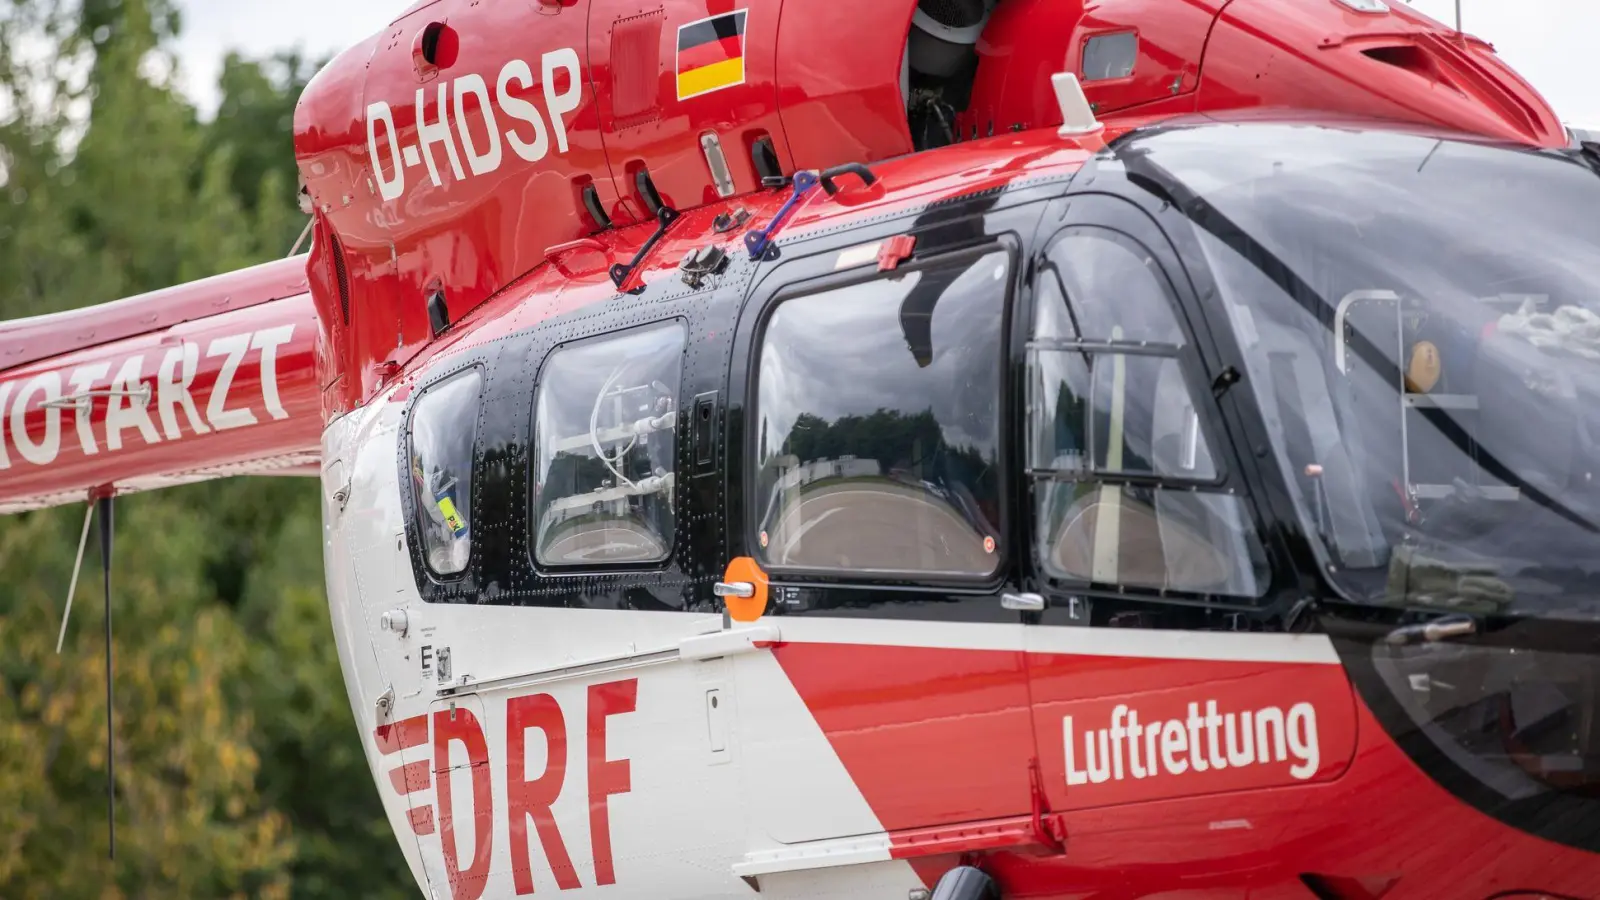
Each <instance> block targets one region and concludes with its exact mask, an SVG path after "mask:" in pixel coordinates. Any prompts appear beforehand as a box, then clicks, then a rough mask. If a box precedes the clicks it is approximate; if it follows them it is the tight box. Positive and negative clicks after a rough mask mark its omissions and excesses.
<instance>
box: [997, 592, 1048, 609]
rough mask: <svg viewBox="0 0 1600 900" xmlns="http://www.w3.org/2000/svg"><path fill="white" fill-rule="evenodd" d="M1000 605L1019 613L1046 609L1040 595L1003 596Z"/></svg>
mask: <svg viewBox="0 0 1600 900" xmlns="http://www.w3.org/2000/svg"><path fill="white" fill-rule="evenodd" d="M1000 605H1001V606H1003V607H1005V608H1006V609H1014V610H1017V611H1018V612H1039V611H1040V610H1042V609H1044V598H1043V597H1041V596H1039V595H1038V594H1001V595H1000Z"/></svg>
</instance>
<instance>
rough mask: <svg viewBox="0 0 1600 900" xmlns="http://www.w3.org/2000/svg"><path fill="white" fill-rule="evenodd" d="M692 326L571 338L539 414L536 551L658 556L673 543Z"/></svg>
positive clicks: (611, 560)
mask: <svg viewBox="0 0 1600 900" xmlns="http://www.w3.org/2000/svg"><path fill="white" fill-rule="evenodd" d="M683 348H684V331H683V327H682V326H681V325H679V324H677V323H668V324H665V325H654V326H650V327H648V328H642V329H637V330H633V331H627V332H622V333H619V334H616V335H608V336H606V337H602V338H597V339H594V340H590V341H585V342H582V343H579V344H573V345H570V346H567V347H563V348H561V349H559V350H557V351H556V352H555V353H553V354H551V356H550V358H549V360H548V361H547V362H546V363H545V366H544V371H543V373H542V374H541V376H540V381H539V400H538V406H537V407H536V410H535V413H534V416H535V419H534V431H535V433H536V435H537V444H538V454H537V459H536V461H535V467H536V472H535V478H534V482H535V495H534V497H535V500H534V507H535V526H534V527H535V528H536V529H537V534H538V539H537V542H536V545H535V546H536V548H537V549H536V557H537V559H538V561H539V562H540V563H541V564H543V565H549V566H570V565H608V564H618V563H651V562H660V561H662V560H665V559H666V558H667V557H668V556H670V555H671V553H672V544H673V535H674V530H675V525H676V521H677V520H676V518H675V512H674V506H673V488H674V485H675V483H676V477H675V469H676V462H677V448H678V412H679V403H678V391H679V385H681V384H682V376H683Z"/></svg>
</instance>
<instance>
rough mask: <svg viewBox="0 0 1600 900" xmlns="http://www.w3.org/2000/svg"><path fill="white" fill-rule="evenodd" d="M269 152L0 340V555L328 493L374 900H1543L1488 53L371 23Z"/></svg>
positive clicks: (1559, 765) (1576, 330) (1571, 652)
mask: <svg viewBox="0 0 1600 900" xmlns="http://www.w3.org/2000/svg"><path fill="white" fill-rule="evenodd" d="M295 152H296V158H297V162H298V165H299V169H300V172H301V178H302V183H301V188H300V190H301V193H300V198H301V202H302V208H303V209H304V210H305V211H306V213H307V215H308V216H309V217H310V222H309V224H308V226H307V235H306V239H308V240H309V251H308V252H307V253H305V254H303V255H291V257H290V258H288V259H285V260H282V261H278V262H273V263H269V264H266V265H262V266H257V267H254V268H252V269H247V270H243V271H239V272H233V273H227V274H224V275H220V276H216V277H214V278H210V279H206V280H203V281H199V282H195V283H192V284H188V285H182V286H178V287H174V288H170V289H166V290H162V291H157V292H154V293H151V294H146V295H141V296H138V297H133V298H128V299H125V300H121V301H117V302H114V303H110V304H106V305H103V306H97V307H92V308H89V309H85V310H78V311H73V312H67V313H61V314H57V315H53V316H46V317H40V318H36V319H26V320H18V321H14V322H8V323H4V324H0V366H3V367H4V369H3V370H0V438H3V440H0V512H8V513H10V512H17V511H22V510H26V509H34V508H39V507H43V506H56V505H63V504H68V503H80V502H85V501H88V502H89V508H88V512H89V514H91V515H94V514H95V513H96V511H97V510H98V521H99V523H100V529H101V540H102V542H103V543H104V544H105V545H106V546H109V544H110V541H111V540H112V524H111V522H112V519H111V511H112V508H113V503H114V498H115V497H117V496H119V495H124V494H128V493H132V492H136V491H142V490H153V489H159V488H161V487H164V486H168V485H172V484H179V483H187V482H194V481H202V480H207V479H212V478H220V477H232V476H240V475H268V474H270V475H284V476H291V477H293V476H300V477H314V478H317V479H318V480H319V483H320V486H321V492H322V502H323V522H324V534H325V541H324V559H323V565H324V571H325V573H326V579H327V590H328V602H329V608H330V612H331V615H332V623H333V635H332V637H333V639H334V641H335V643H336V645H337V647H338V651H339V658H340V664H341V667H342V670H343V674H344V681H345V689H346V691H347V694H348V697H349V700H350V704H351V708H352V710H353V711H354V713H355V718H356V721H357V723H358V725H359V727H360V739H361V741H362V746H363V748H364V750H365V753H366V756H367V759H368V761H369V764H370V766H371V770H372V774H373V778H374V781H375V783H376V784H377V787H378V790H379V793H380V794H381V796H382V798H383V802H384V807H385V810H386V813H387V816H388V819H389V822H390V824H391V827H392V828H393V831H394V834H395V836H396V840H397V843H398V846H399V848H400V850H401V852H402V854H403V858H404V860H405V863H406V865H407V866H408V867H409V868H410V871H411V873H412V875H413V877H414V878H415V880H416V882H417V885H418V888H419V890H420V891H421V892H422V893H423V894H424V895H425V896H431V897H438V898H445V897H449V898H453V900H475V898H480V897H510V896H522V895H527V894H545V895H562V896H573V897H618V898H623V897H641V898H642V897H650V898H659V897H674V898H676V897H684V898H736V897H761V898H772V897H776V898H821V897H852V898H855V897H863V898H867V897H895V898H900V897H906V898H911V900H926V898H938V900H981V898H996V900H998V898H1008V900H1009V898H1062V900H1066V898H1074V900H1077V898H1091V897H1092V898H1135V897H1139V898H1154V897H1161V898H1179V897H1182V898H1202V897H1203V898H1221V897H1249V898H1273V900H1276V898H1284V900H1290V898H1294V900H1299V898H1316V900H1375V898H1379V897H1383V898H1393V900H1399V898H1407V897H1429V898H1434V897H1463V898H1484V900H1487V898H1490V897H1494V898H1521V900H1535V898H1572V897H1580V896H1590V895H1592V892H1593V887H1592V885H1593V884H1595V883H1596V881H1597V878H1600V721H1597V720H1596V718H1595V715H1594V712H1595V710H1596V708H1600V702H1597V700H1600V696H1597V685H1600V669H1597V664H1600V592H1597V589H1596V587H1595V585H1600V571H1596V569H1597V566H1600V564H1597V562H1596V560H1597V559H1600V554H1597V553H1596V552H1595V551H1596V549H1600V484H1596V483H1595V478H1594V473H1595V470H1596V468H1597V466H1600V443H1597V441H1600V388H1597V385H1600V378H1597V377H1595V376H1596V375H1600V370H1597V364H1600V304H1597V301H1596V299H1595V298H1596V297H1600V284H1597V283H1596V279H1597V278H1600V275H1597V274H1596V273H1600V266H1596V265H1594V263H1595V262H1597V257H1600V221H1597V217H1596V215H1595V210H1596V209H1597V208H1600V138H1597V137H1596V136H1595V135H1592V134H1590V133H1588V132H1584V131H1582V130H1578V129H1570V128H1568V127H1566V126H1565V125H1563V124H1562V123H1561V121H1560V120H1559V118H1558V117H1557V116H1556V115H1555V113H1554V111H1553V110H1552V109H1551V108H1550V107H1549V105H1548V104H1547V103H1546V102H1545V101H1544V100H1543V99H1542V98H1541V97H1540V96H1539V94H1538V93H1537V92H1536V91H1535V90H1534V89H1533V88H1532V87H1531V86H1530V85H1529V84H1528V83H1527V82H1526V81H1525V80H1523V79H1522V78H1521V77H1520V76H1518V75H1517V74H1516V72H1514V71H1513V70H1512V69H1511V68H1510V67H1508V66H1507V65H1505V63H1504V62H1502V61H1501V60H1500V59H1499V58H1498V57H1497V56H1496V55H1495V54H1494V52H1493V48H1492V47H1491V46H1489V45H1488V44H1486V43H1485V42H1483V41H1481V40H1478V39H1476V38H1474V37H1471V36H1469V35H1466V34H1463V33H1460V32H1459V31H1457V30H1454V29H1451V28H1448V27H1446V26H1445V25H1443V24H1442V23H1440V22H1437V21H1435V20H1433V19H1431V18H1428V17H1426V16H1423V15H1421V14H1419V13H1417V12H1415V11H1414V10H1411V9H1409V8H1407V7H1405V6H1403V5H1401V4H1391V3H1388V2H1385V0H1182V2H1177V0H1171V2H1154V0H1094V2H1079V0H878V2H874V3H870V4H824V3H814V2H805V0H788V2H787V3H785V2H784V0H657V2H654V3H637V2H618V0H503V2H495V3H483V2H480V0H424V2H419V3H417V4H415V5H414V6H412V7H411V8H410V9H408V10H406V11H405V12H403V13H402V14H401V15H400V16H399V17H398V18H396V19H395V20H394V21H393V22H392V23H391V24H390V25H389V26H388V27H386V28H385V29H383V30H382V31H381V32H379V33H377V34H375V35H373V36H372V37H371V38H370V39H369V40H367V41H365V42H363V43H361V44H359V45H357V46H356V47H353V48H351V49H350V50H348V51H346V52H345V53H344V54H342V55H340V56H339V57H337V58H335V59H334V60H333V61H332V62H331V63H330V64H329V65H328V66H327V67H326V68H325V69H324V70H323V71H322V72H321V73H319V74H318V75H317V77H316V78H315V79H313V81H312V82H311V83H310V84H309V85H308V86H307V88H306V90H305V92H304V94H303V96H302V98H301V99H300V102H299V105H298V108H297V111H296V116H295ZM297 249H298V248H297ZM89 524H90V519H89V518H86V520H85V529H84V540H85V541H86V540H87V537H88V533H89ZM81 554H82V548H81V546H80V557H79V558H80V562H81ZM106 558H109V554H106ZM109 577H110V575H109V572H108V573H107V578H108V584H109ZM74 579H76V574H75V575H74ZM107 602H108V604H109V602H110V601H109V590H108V599H107ZM108 628H109V625H108ZM108 634H109V632H108ZM108 641H109V637H108ZM109 690H110V688H109V685H108V694H109Z"/></svg>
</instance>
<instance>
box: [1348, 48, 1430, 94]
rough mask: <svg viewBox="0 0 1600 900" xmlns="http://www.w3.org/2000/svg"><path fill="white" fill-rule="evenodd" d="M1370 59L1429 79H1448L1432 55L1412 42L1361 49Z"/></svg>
mask: <svg viewBox="0 0 1600 900" xmlns="http://www.w3.org/2000/svg"><path fill="white" fill-rule="evenodd" d="M1361 52H1362V54H1364V55H1365V56H1367V57H1368V58H1370V59H1375V60H1377V61H1378V62H1381V63H1384V64H1386V65H1391V66H1394V67H1395V68H1397V69H1405V70H1406V71H1407V72H1412V73H1414V74H1417V75H1420V76H1422V77H1423V78H1426V79H1428V80H1429V81H1439V82H1444V83H1445V84H1449V83H1450V82H1449V79H1447V78H1445V77H1444V73H1443V72H1441V71H1439V66H1438V64H1437V63H1435V62H1434V59H1433V56H1432V55H1431V54H1429V53H1428V51H1426V50H1424V49H1422V48H1421V47H1418V46H1415V45H1412V44H1396V45H1393V46H1389V47H1370V48H1368V49H1366V50H1363V51H1361Z"/></svg>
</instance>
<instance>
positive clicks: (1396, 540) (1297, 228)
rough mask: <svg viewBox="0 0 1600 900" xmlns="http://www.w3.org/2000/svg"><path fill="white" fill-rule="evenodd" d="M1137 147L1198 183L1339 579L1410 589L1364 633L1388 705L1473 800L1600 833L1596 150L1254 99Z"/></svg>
mask: <svg viewBox="0 0 1600 900" xmlns="http://www.w3.org/2000/svg"><path fill="white" fill-rule="evenodd" d="M1118 155H1119V157H1120V158H1122V159H1123V160H1124V161H1125V162H1126V164H1127V166H1128V169H1129V171H1130V173H1132V172H1134V171H1135V170H1136V169H1139V168H1140V167H1143V171H1145V172H1146V173H1147V174H1149V175H1150V176H1151V177H1152V178H1154V179H1156V180H1158V181H1160V182H1162V183H1164V184H1165V185H1168V186H1169V187H1172V188H1173V189H1174V190H1175V191H1176V192H1177V193H1186V194H1188V196H1187V197H1184V198H1181V199H1179V200H1178V203H1177V205H1178V206H1179V207H1180V209H1182V210H1183V211H1184V213H1185V215H1186V216H1187V218H1188V219H1189V221H1190V223H1192V226H1193V227H1192V234H1185V235H1182V236H1181V239H1182V240H1186V241H1188V242H1189V243H1190V244H1191V246H1195V245H1197V248H1198V249H1196V250H1194V251H1193V255H1194V261H1193V263H1192V265H1191V268H1192V270H1196V271H1199V272H1200V274H1209V277H1210V280H1211V281H1212V282H1213V283H1214V286H1215V290H1214V299H1213V300H1212V301H1210V302H1211V305H1210V306H1209V307H1208V312H1210V313H1211V314H1212V316H1213V317H1215V318H1218V319H1223V320H1224V321H1223V322H1215V323H1214V326H1215V325H1223V324H1225V325H1227V326H1230V328H1229V330H1231V333H1232V336H1233V341H1234V342H1235V343H1236V345H1237V348H1238V353H1239V357H1238V358H1241V359H1242V363H1243V365H1242V368H1243V369H1244V370H1245V371H1244V372H1243V373H1242V375H1243V379H1242V380H1243V381H1244V382H1245V385H1248V389H1249V390H1250V391H1251V392H1252V395H1253V399H1254V401H1255V406H1256V407H1257V408H1258V409H1259V412H1260V419H1261V422H1262V424H1264V426H1265V430H1266V432H1267V434H1268V436H1269V437H1270V440H1271V444H1272V451H1273V455H1274V456H1275V457H1276V460H1277V464H1278V468H1279V470H1280V471H1281V473H1282V479H1281V480H1282V482H1284V483H1285V486H1286V487H1287V491H1288V495H1289V496H1290V497H1291V498H1292V500H1293V503H1294V506H1295V510H1296V514H1297V517H1298V520H1299V524H1300V527H1301V529H1302V530H1303V532H1304V534H1305V535H1307V537H1308V538H1309V540H1310V543H1311V544H1312V547H1313V548H1314V550H1315V552H1316V554H1317V555H1318V557H1319V558H1320V563H1321V567H1322V569H1323V575H1324V576H1325V579H1326V582H1327V583H1328V584H1330V585H1331V586H1332V587H1333V588H1334V589H1335V590H1336V591H1337V592H1338V593H1339V594H1341V595H1342V596H1343V599H1344V600H1345V601H1346V602H1350V603H1352V604H1353V607H1352V608H1353V609H1355V610H1360V609H1366V610H1369V611H1376V610H1382V609H1389V610H1392V611H1394V615H1393V616H1390V617H1389V618H1387V619H1384V620H1383V621H1385V622H1387V623H1388V624H1381V623H1379V620H1378V619H1374V618H1372V613H1361V612H1354V613H1351V614H1350V615H1349V616H1348V618H1347V619H1346V620H1345V621H1347V622H1349V623H1353V624H1351V625H1350V632H1349V634H1348V635H1346V637H1347V638H1348V637H1351V636H1353V637H1354V638H1355V640H1354V641H1353V642H1352V641H1349V640H1346V641H1344V642H1343V644H1342V646H1343V648H1344V649H1343V652H1344V655H1345V659H1346V662H1347V663H1348V664H1349V668H1350V671H1351V673H1352V676H1353V678H1354V679H1355V681H1356V683H1357V684H1358V686H1360V687H1361V688H1362V691H1363V694H1364V695H1365V696H1366V698H1367V700H1368V702H1369V703H1370V704H1371V706H1372V708H1373V709H1374V710H1375V711H1376V712H1377V713H1378V715H1379V718H1380V719H1381V720H1383V722H1384V724H1385V727H1386V728H1387V729H1388V730H1389V731H1390V732H1391V733H1392V734H1394V735H1395V737H1396V739H1397V740H1399V741H1400V743H1401V744H1402V745H1403V746H1406V747H1407V748H1408V750H1409V751H1410V752H1411V753H1412V755H1413V758H1414V759H1416V760H1417V761H1418V762H1419V764H1421V765H1422V766H1423V768H1425V769H1427V770H1428V771H1429V772H1430V773H1432V774H1433V775H1434V777H1435V778H1436V779H1438V780H1439V781H1440V783H1441V784H1444V785H1445V786H1446V787H1448V788H1449V789H1451V790H1452V791H1454V792H1456V793H1457V794H1458V795H1460V796H1461V797H1463V799H1466V800H1468V801H1469V802H1471V803H1473V804H1474V805H1475V806H1477V807H1478V808H1479V809H1481V810H1483V811H1485V812H1487V813H1489V814H1491V815H1495V816H1497V817H1499V818H1502V819H1504V820H1506V821H1510V822H1513V823H1514V824H1517V825H1518V826H1519V827H1523V828H1525V829H1528V830H1530V831H1533V832H1534V833H1538V834H1541V835H1543V836H1545V837H1547V838H1550V839H1552V840H1557V841H1561V842H1563V843H1569V844H1574V845H1578V846H1586V847H1590V848H1593V847H1595V846H1597V845H1600V832H1596V830H1595V829H1594V828H1592V827H1590V826H1588V825H1585V824H1583V823H1584V822H1588V821H1591V820H1592V818H1593V817H1594V816H1595V815H1596V811H1595V810H1594V809H1592V808H1591V806H1592V804H1593V802H1594V801H1593V800H1592V799H1590V798H1592V797H1593V796H1594V794H1595V791H1596V788H1597V786H1600V721H1597V717H1596V716H1595V715H1594V710H1595V708H1596V704H1597V698H1600V692H1597V689H1600V656H1597V651H1600V641H1597V638H1596V633H1595V629H1594V625H1595V623H1596V622H1597V621H1600V478H1597V475H1600V216H1597V210H1600V172H1597V171H1596V169H1595V168H1594V166H1593V162H1592V160H1590V159H1589V158H1588V157H1586V156H1585V155H1583V154H1580V153H1577V152H1575V151H1572V152H1554V151H1532V150H1526V149H1513V148H1507V147H1500V146H1495V145H1490V144H1484V143H1478V142H1472V141H1467V140H1459V139H1448V138H1430V137H1423V136H1418V135H1414V134H1398V133H1388V132H1384V131H1381V130H1374V131H1364V132H1355V131H1345V130H1341V129H1336V128H1309V127H1294V126H1260V125H1254V126H1245V127H1239V126H1227V125H1222V126H1216V125H1213V126H1207V127H1205V128H1200V129H1192V130H1191V129H1184V128H1178V129H1172V130H1162V131H1160V132H1156V133H1152V134H1150V135H1147V136H1137V135H1136V136H1134V137H1132V138H1131V139H1130V140H1129V141H1128V142H1127V143H1126V144H1125V145H1123V146H1122V147H1121V148H1120V149H1119V154H1118ZM1201 293H1202V294H1205V293H1206V292H1205V290H1204V289H1203V288H1201ZM1245 385H1241V387H1243V386H1245ZM1417 612H1426V613H1430V614H1431V615H1432V616H1433V618H1430V619H1428V620H1427V621H1428V622H1430V623H1431V624H1428V625H1422V624H1412V625H1409V626H1408V625H1405V624H1401V625H1400V627H1395V623H1405V622H1410V621H1413V619H1412V616H1413V614H1415V613H1417ZM1439 613H1445V616H1444V617H1442V618H1440V617H1438V614H1439Z"/></svg>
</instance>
